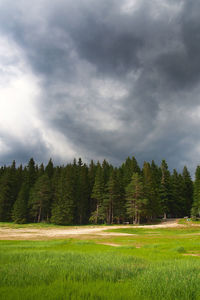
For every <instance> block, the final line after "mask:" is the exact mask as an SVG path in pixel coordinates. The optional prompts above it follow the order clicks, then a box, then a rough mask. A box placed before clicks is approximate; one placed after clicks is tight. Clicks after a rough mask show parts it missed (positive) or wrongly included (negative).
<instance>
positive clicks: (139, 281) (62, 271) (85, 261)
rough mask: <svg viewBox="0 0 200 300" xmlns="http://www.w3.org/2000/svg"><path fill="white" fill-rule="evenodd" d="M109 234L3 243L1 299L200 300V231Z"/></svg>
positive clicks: (194, 228)
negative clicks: (125, 234)
mask: <svg viewBox="0 0 200 300" xmlns="http://www.w3.org/2000/svg"><path fill="white" fill-rule="evenodd" d="M13 226H14V225H13ZM23 226H24V225H23ZM109 232H115V233H116V232H120V233H128V234H129V235H127V236H98V235H85V236H77V237H75V238H68V239H63V240H58V239H57V240H45V241H44V240H40V241H35V240H29V241H28V240H22V241H16V240H15V241H14V240H12V241H0V299H5V300H9V299H20V300H21V299H27V300H28V299H29V300H31V299H59V300H60V299H72V300H73V299H95V300H96V299H97V300H98V299H127V300H128V299H136V300H137V299H138V300H139V299H141V300H150V299H155V300H161V299H162V300H169V299H170V300H178V299H180V300H186V299H187V300H196V299H200V226H192V225H188V226H182V227H180V228H179V227H178V228H156V229H150V228H134V227H132V228H125V229H122V228H119V229H112V228H110V229H109Z"/></svg>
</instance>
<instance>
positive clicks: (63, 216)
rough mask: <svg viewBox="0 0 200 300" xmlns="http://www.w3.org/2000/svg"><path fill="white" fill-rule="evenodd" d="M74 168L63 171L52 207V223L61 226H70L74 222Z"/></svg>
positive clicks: (70, 167) (69, 167)
mask: <svg viewBox="0 0 200 300" xmlns="http://www.w3.org/2000/svg"><path fill="white" fill-rule="evenodd" d="M72 170H73V167H72V166H68V168H64V169H62V170H61V174H60V179H59V181H58V184H57V187H56V191H55V194H54V196H55V199H54V202H53V206H52V216H51V222H52V223H55V224H59V225H69V224H72V223H73V221H74V189H73V180H74V176H72V172H70V171H72Z"/></svg>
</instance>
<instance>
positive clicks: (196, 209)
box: [191, 166, 200, 217]
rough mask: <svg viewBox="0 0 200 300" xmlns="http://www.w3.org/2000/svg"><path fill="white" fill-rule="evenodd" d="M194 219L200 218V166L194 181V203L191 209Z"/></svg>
mask: <svg viewBox="0 0 200 300" xmlns="http://www.w3.org/2000/svg"><path fill="white" fill-rule="evenodd" d="M191 215H192V216H193V217H200V166H197V168H196V172H195V181H194V202H193V205H192V209H191Z"/></svg>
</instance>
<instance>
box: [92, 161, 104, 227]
mask: <svg viewBox="0 0 200 300" xmlns="http://www.w3.org/2000/svg"><path fill="white" fill-rule="evenodd" d="M91 198H92V199H93V201H94V206H95V211H93V212H92V215H91V217H90V220H91V221H93V222H95V223H98V222H99V221H102V220H104V214H103V209H102V208H103V207H102V204H103V199H104V178H103V170H102V167H101V165H100V164H98V165H97V172H96V176H95V182H94V186H93V190H92V195H91Z"/></svg>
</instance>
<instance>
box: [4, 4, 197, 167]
mask: <svg viewBox="0 0 200 300" xmlns="http://www.w3.org/2000/svg"><path fill="white" fill-rule="evenodd" d="M199 11H200V2H199V1H197V0H183V1H181V0H151V1H149V0H52V1H47V0H35V1H34V3H33V2H31V1H28V0H18V1H13V0H0V164H3V163H6V164H9V163H10V162H11V161H12V160H13V159H16V161H17V162H18V163H25V162H27V161H28V160H29V158H30V157H32V156H33V157H34V158H35V160H36V161H37V162H38V163H40V162H42V161H43V162H46V161H48V159H49V157H52V158H53V160H54V161H55V162H56V163H66V162H69V161H71V160H72V159H73V158H74V157H79V156H81V157H82V158H83V159H84V161H86V162H87V161H89V160H90V159H94V160H102V159H103V158H106V159H107V160H109V161H110V162H112V163H113V164H115V165H119V164H120V163H122V162H123V161H124V160H125V158H126V157H127V156H132V155H135V156H136V158H137V160H138V161H139V162H140V164H142V162H143V161H144V160H146V161H150V160H152V159H155V161H156V162H157V163H160V161H161V159H163V158H165V159H166V160H167V162H168V164H169V167H170V168H177V169H178V170H181V169H182V167H183V166H184V165H185V164H186V165H187V166H188V168H189V170H190V171H192V172H193V170H194V168H195V166H196V165H197V164H199V163H200V18H199Z"/></svg>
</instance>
